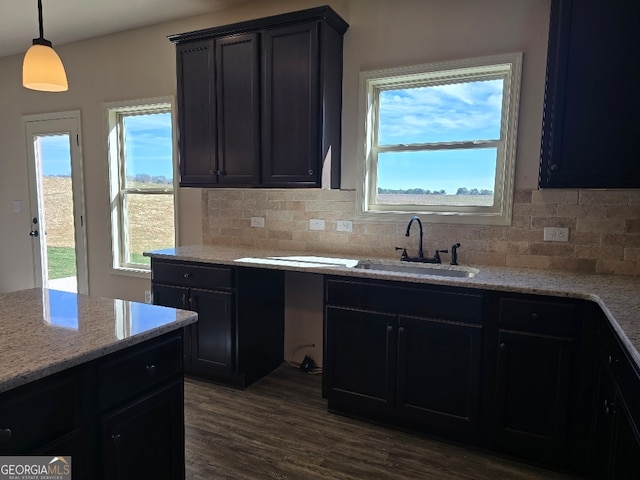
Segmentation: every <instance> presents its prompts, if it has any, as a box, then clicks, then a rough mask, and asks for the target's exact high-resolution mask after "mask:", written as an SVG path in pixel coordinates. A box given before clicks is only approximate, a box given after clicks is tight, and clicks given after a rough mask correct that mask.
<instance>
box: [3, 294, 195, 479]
mask: <svg viewBox="0 0 640 480" xmlns="http://www.w3.org/2000/svg"><path fill="white" fill-rule="evenodd" d="M0 312H2V313H1V314H0V455H14V454H16V455H29V454H38V455H55V456H71V459H72V461H73V464H72V473H73V478H78V479H82V478H118V479H125V478H144V477H146V476H147V475H148V474H151V475H152V477H153V478H166V479H174V478H176V479H177V478H184V421H183V418H184V417H183V416H184V413H183V384H182V381H183V377H182V375H183V367H182V342H183V340H182V331H183V327H185V326H186V325H189V324H191V323H193V322H195V321H196V320H197V315H196V314H195V313H193V312H187V311H182V310H175V309H171V308H166V307H159V306H154V305H146V304H141V303H136V302H129V301H125V300H117V299H107V298H97V297H90V296H86V295H79V294H74V293H68V292H60V291H56V290H49V289H39V288H38V289H31V290H23V291H18V292H12V293H7V294H2V295H0ZM142 472H144V473H142Z"/></svg>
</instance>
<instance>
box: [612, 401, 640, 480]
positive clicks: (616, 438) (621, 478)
mask: <svg viewBox="0 0 640 480" xmlns="http://www.w3.org/2000/svg"><path fill="white" fill-rule="evenodd" d="M615 409H616V412H615V414H614V415H615V419H614V420H613V422H614V433H613V441H612V443H611V450H610V451H611V454H610V458H609V472H608V473H609V474H608V478H609V479H611V480H637V479H638V478H640V434H639V433H638V430H637V426H636V425H635V424H634V423H633V420H632V418H631V415H630V414H629V411H628V410H627V408H626V405H625V404H624V401H623V399H622V397H621V396H620V395H618V396H617V398H616V401H615Z"/></svg>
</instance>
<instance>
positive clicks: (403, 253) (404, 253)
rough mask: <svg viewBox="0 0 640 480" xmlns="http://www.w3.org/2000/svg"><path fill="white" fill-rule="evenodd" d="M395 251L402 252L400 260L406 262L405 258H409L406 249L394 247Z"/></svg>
mask: <svg viewBox="0 0 640 480" xmlns="http://www.w3.org/2000/svg"><path fill="white" fill-rule="evenodd" d="M396 250H402V255H400V260H406V259H407V258H409V255H408V254H407V248H406V247H396Z"/></svg>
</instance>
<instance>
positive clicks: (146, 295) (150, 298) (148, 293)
mask: <svg viewBox="0 0 640 480" xmlns="http://www.w3.org/2000/svg"><path fill="white" fill-rule="evenodd" d="M144 303H153V295H151V290H145V291H144Z"/></svg>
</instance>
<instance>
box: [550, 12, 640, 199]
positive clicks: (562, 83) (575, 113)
mask: <svg viewBox="0 0 640 480" xmlns="http://www.w3.org/2000/svg"><path fill="white" fill-rule="evenodd" d="M638 18H640V2H638V1H637V0H552V1H551V23H550V31H549V48H548V54H547V55H548V56H547V79H546V91H545V102H544V116H543V128H542V146H541V163H540V177H539V185H540V187H542V188H638V187H640V121H639V120H638V116H637V112H638V111H639V110H640V95H638V94H637V87H638V85H640V69H638V68H637V64H638V61H639V60H640V53H639V52H640V50H638V48H637V44H638V42H639V41H640V29H638Z"/></svg>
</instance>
